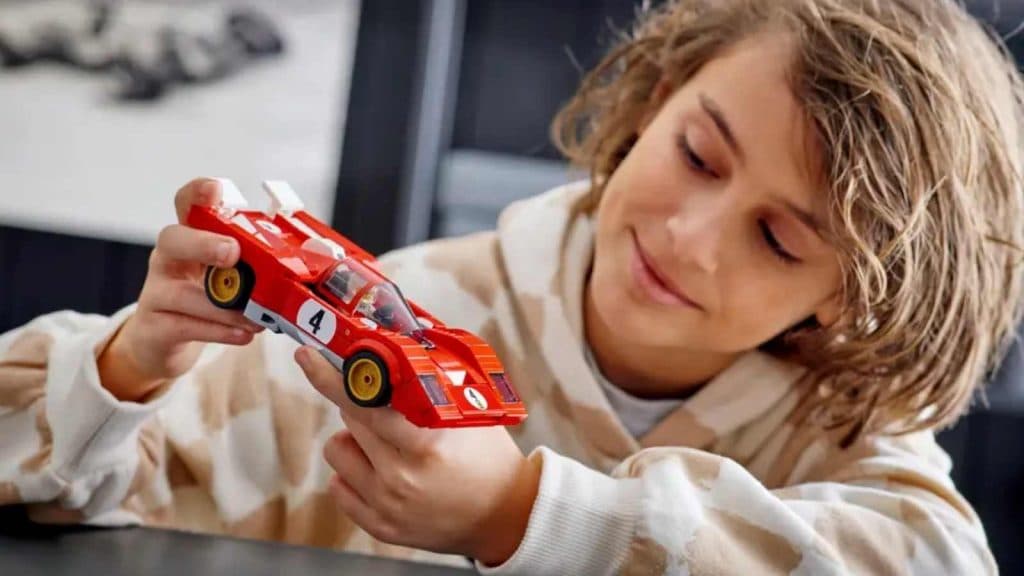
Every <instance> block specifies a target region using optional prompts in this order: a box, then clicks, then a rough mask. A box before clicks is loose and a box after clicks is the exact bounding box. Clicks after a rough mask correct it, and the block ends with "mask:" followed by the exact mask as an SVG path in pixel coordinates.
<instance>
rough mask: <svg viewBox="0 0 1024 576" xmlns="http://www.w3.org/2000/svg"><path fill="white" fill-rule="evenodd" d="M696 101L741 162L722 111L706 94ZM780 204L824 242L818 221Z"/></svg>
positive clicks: (800, 209)
mask: <svg viewBox="0 0 1024 576" xmlns="http://www.w3.org/2000/svg"><path fill="white" fill-rule="evenodd" d="M698 99H699V100H700V106H701V108H703V109H704V112H706V113H707V115H708V116H710V117H711V121H712V122H714V123H715V126H717V127H718V131H719V132H721V133H722V138H724V139H725V142H726V144H728V145H729V148H731V149H732V151H733V153H734V154H736V156H737V157H738V158H739V159H740V160H743V149H742V148H741V147H740V143H739V142H738V141H737V140H736V136H735V134H733V131H732V128H731V127H730V126H729V122H727V121H726V119H725V114H723V113H722V109H721V108H719V107H718V104H716V103H715V101H714V100H712V99H711V98H710V97H708V95H707V94H703V93H701V94H699V95H698ZM782 203H783V204H784V205H785V206H786V208H788V209H789V211H790V212H792V213H793V215H795V216H796V217H797V219H798V220H800V221H801V222H803V223H804V224H805V225H806V226H807V227H808V228H810V229H811V230H812V231H813V232H814V233H815V234H816V235H817V236H818V237H819V238H821V239H823V240H824V238H825V237H824V235H823V233H822V230H823V228H822V226H821V223H820V222H818V219H817V218H816V217H815V216H814V214H811V213H810V212H808V211H807V210H804V209H803V208H801V207H799V206H797V205H796V204H794V203H793V202H791V201H790V200H785V199H784V200H783V201H782Z"/></svg>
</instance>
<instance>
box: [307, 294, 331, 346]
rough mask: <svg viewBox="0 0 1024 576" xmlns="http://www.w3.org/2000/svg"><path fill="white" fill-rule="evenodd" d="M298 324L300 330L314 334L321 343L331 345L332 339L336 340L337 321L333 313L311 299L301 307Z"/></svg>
mask: <svg viewBox="0 0 1024 576" xmlns="http://www.w3.org/2000/svg"><path fill="white" fill-rule="evenodd" d="M298 324H299V328H302V329H303V330H305V331H306V332H308V333H309V334H312V335H313V337H314V338H316V339H317V340H319V341H320V342H323V343H324V344H329V343H330V341H331V338H334V331H335V329H336V328H337V319H336V318H335V317H334V313H333V312H331V311H330V310H328V309H327V308H324V306H323V305H322V304H320V303H319V302H317V301H316V300H312V299H310V300H306V301H305V302H303V303H302V306H300V307H299V317H298Z"/></svg>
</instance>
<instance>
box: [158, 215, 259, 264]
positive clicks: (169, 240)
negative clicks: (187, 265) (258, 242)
mask: <svg viewBox="0 0 1024 576" xmlns="http://www.w3.org/2000/svg"><path fill="white" fill-rule="evenodd" d="M238 254H239V247H238V241H237V240H235V239H234V238H231V237H230V236H223V235H221V234H216V233H214V232H209V231H206V230H197V229H195V228H190V227H188V226H183V225H181V224H172V225H171V226H167V227H165V228H164V229H163V230H161V231H160V235H159V236H157V239H156V251H155V253H154V259H155V260H156V262H155V263H156V264H157V265H158V266H159V265H161V264H165V263H174V262H197V263H199V264H205V265H207V266H217V267H220V268H227V267H229V266H234V265H235V263H236V262H237V261H238Z"/></svg>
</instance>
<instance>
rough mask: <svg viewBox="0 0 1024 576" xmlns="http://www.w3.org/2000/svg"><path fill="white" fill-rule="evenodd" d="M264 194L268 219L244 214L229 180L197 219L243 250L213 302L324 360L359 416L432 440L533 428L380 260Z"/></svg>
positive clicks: (460, 334)
mask: <svg viewBox="0 0 1024 576" xmlns="http://www.w3.org/2000/svg"><path fill="white" fill-rule="evenodd" d="M263 188H264V190H265V191H266V192H267V194H268V195H269V196H270V199H271V206H270V209H269V210H267V211H266V212H262V211H257V210H248V209H246V208H247V207H248V203H247V202H246V201H245V198H244V197H243V196H242V194H241V193H240V192H239V190H238V188H237V187H235V185H234V184H233V183H231V181H230V180H221V191H222V203H221V205H220V206H193V207H192V209H191V211H190V212H189V215H188V224H189V225H190V226H192V227H195V228H200V229H203V230H209V231H212V232H216V233H218V234H223V235H226V236H231V237H233V238H235V239H237V240H238V243H239V245H240V247H241V257H240V258H239V261H238V264H237V265H235V266H234V267H232V268H214V267H210V268H209V269H207V271H206V278H205V286H206V295H207V297H209V299H210V301H211V302H213V303H214V304H215V305H216V306H219V307H221V308H227V309H237V310H242V311H243V313H244V314H245V316H246V317H247V318H249V319H250V320H252V321H253V322H256V323H257V324H260V325H261V326H265V327H266V328H268V329H269V330H272V331H274V332H277V333H281V332H283V333H285V334H287V335H289V336H291V337H292V338H294V339H295V340H297V341H298V342H300V343H302V344H306V345H310V346H313V347H315V348H317V349H318V350H320V353H321V354H322V355H323V356H324V357H326V358H327V360H329V361H330V362H331V363H332V364H333V365H334V366H335V367H336V368H337V369H338V370H340V371H341V373H342V375H343V378H344V382H345V390H346V392H347V393H348V395H349V397H350V398H351V399H352V401H353V402H355V403H356V404H358V405H360V406H366V407H375V406H386V405H388V404H390V405H391V407H392V408H394V409H395V410H397V411H399V412H401V413H402V414H404V415H405V417H406V418H408V419H409V421H411V422H412V423H414V424H416V425H418V426H424V427H431V428H441V427H461V426H489V425H514V424H518V423H520V422H522V421H523V420H524V419H525V418H526V408H525V407H524V406H523V404H522V402H521V401H520V399H519V395H518V394H517V393H516V391H515V389H514V388H513V387H512V384H511V383H510V382H509V379H508V377H507V376H506V375H505V371H504V368H503V367H502V365H501V362H500V361H499V360H498V357H497V356H496V355H495V353H494V350H492V349H491V347H490V346H489V345H487V344H486V343H485V342H484V341H483V340H481V339H480V338H479V337H477V336H475V335H474V334H471V333H470V332H467V331H466V330H461V329H458V328H452V327H448V326H445V325H444V323H443V322H441V321H440V320H438V319H437V318H435V317H433V316H431V315H430V313H428V312H427V311H426V310H424V309H422V308H420V307H419V306H417V305H416V304H415V303H414V302H411V301H409V300H406V299H405V298H404V297H403V296H402V292H401V290H399V289H398V286H396V285H395V284H394V283H393V282H391V281H390V280H388V279H387V278H386V277H385V276H384V275H383V274H382V273H381V272H380V270H379V269H378V268H377V263H376V259H375V258H374V257H373V256H372V255H370V254H369V253H368V252H366V251H365V250H363V249H361V248H360V247H358V246H356V245H355V244H354V243H353V242H351V241H350V240H348V239H347V238H345V237H344V236H342V235H341V234H338V233H337V232H335V231H334V230H332V229H331V228H330V227H328V226H326V225H325V224H323V223H322V222H320V221H319V220H317V219H316V218H314V217H313V216H312V215H310V214H309V213H307V212H305V211H303V209H302V208H303V205H302V202H301V201H300V200H299V198H298V196H297V195H296V194H295V192H294V191H293V190H292V189H291V187H290V186H288V184H287V183H285V182H264V183H263Z"/></svg>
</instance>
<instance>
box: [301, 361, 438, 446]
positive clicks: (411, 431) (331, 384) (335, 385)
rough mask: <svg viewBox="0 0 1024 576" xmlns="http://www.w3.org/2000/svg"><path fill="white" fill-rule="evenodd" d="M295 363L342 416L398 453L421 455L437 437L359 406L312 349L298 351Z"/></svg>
mask: <svg viewBox="0 0 1024 576" xmlns="http://www.w3.org/2000/svg"><path fill="white" fill-rule="evenodd" d="M295 360H296V361H297V362H298V363H299V366H301V367H302V369H303V371H305V373H306V377H307V378H308V379H309V381H310V383H311V384H313V387H314V388H316V389H317V391H318V392H320V393H321V394H323V395H324V396H326V397H327V398H328V399H329V400H330V401H331V402H334V403H335V404H337V405H338V407H339V408H341V411H342V414H344V415H345V416H346V417H347V418H349V419H355V420H359V421H360V422H362V423H363V424H365V425H366V426H367V427H368V428H370V429H371V430H372V431H373V432H374V434H376V435H377V437H378V438H380V439H381V440H383V441H384V442H386V443H388V444H390V445H391V446H393V447H394V448H395V449H396V450H398V451H399V452H414V453H420V452H422V451H423V450H424V448H426V447H427V446H429V445H430V443H431V442H432V441H433V438H434V437H435V436H436V434H437V431H436V430H429V429H425V428H418V427H416V426H415V425H414V424H413V423H411V422H409V421H408V420H407V419H406V418H405V416H402V415H401V414H399V413H398V412H396V411H394V410H391V409H387V408H363V407H361V406H356V405H355V404H354V403H352V400H350V399H349V397H348V394H346V393H345V383H344V379H343V378H342V375H341V374H340V373H338V371H337V370H336V369H335V368H334V366H333V365H331V363H330V362H328V361H327V360H326V359H325V358H323V357H322V356H320V354H318V353H317V352H316V351H315V350H314V349H313V348H311V347H309V346H301V347H300V348H299V349H298V350H296V351H295Z"/></svg>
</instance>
